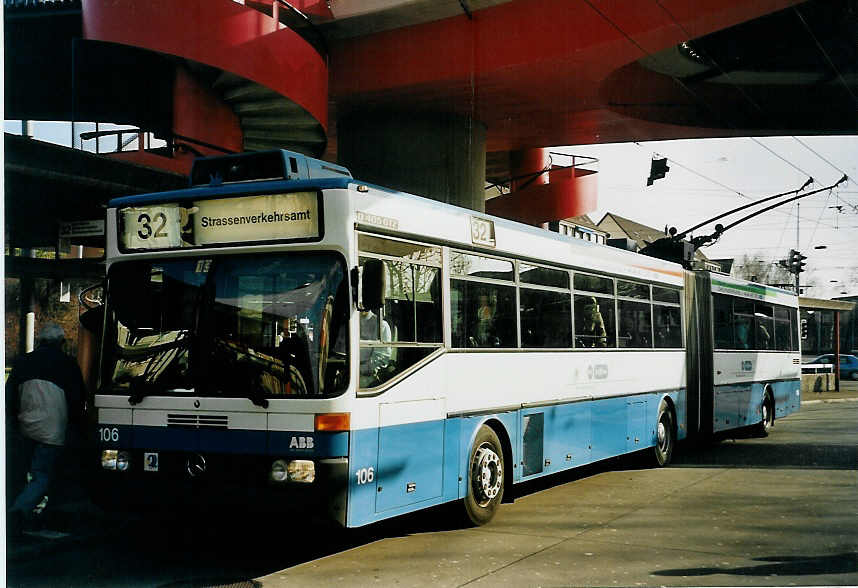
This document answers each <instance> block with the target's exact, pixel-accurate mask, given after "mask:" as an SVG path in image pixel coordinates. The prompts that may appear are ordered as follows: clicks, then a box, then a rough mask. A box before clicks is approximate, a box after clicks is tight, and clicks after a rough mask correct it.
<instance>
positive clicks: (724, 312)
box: [712, 294, 735, 349]
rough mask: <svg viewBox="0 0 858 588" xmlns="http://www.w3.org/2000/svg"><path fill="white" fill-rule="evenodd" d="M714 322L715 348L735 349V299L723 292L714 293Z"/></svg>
mask: <svg viewBox="0 0 858 588" xmlns="http://www.w3.org/2000/svg"><path fill="white" fill-rule="evenodd" d="M712 312H713V316H712V322H713V325H714V330H715V349H734V348H735V347H734V346H733V326H732V324H731V320H732V318H733V301H732V299H731V298H729V297H728V296H724V295H723V294H713V295H712Z"/></svg>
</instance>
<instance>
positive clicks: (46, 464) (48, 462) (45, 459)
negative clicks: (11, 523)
mask: <svg viewBox="0 0 858 588" xmlns="http://www.w3.org/2000/svg"><path fill="white" fill-rule="evenodd" d="M23 445H24V446H25V447H26V449H31V450H32V457H31V458H30V477H31V480H30V483H29V484H27V485H26V486H24V489H23V490H22V491H21V493H20V494H19V495H18V497H17V498H16V499H15V502H14V504H12V508H10V509H9V510H10V511H11V512H20V513H21V514H22V515H24V517H29V516H31V515H32V513H33V509H34V508H36V505H37V504H39V502H41V501H42V498H43V497H44V496H45V495H47V493H48V489H49V488H50V485H51V482H52V481H53V479H54V473H55V472H56V469H57V462H58V461H59V458H60V455H62V452H63V447H62V446H61V445H47V444H45V443H39V442H38V441H33V440H31V439H26V440H25V441H24V444H23Z"/></svg>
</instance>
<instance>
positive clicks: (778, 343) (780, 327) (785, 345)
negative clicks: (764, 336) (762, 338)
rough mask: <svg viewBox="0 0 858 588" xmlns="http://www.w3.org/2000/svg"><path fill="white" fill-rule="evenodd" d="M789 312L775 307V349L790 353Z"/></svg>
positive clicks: (780, 307) (781, 307)
mask: <svg viewBox="0 0 858 588" xmlns="http://www.w3.org/2000/svg"><path fill="white" fill-rule="evenodd" d="M790 333H791V331H790V319H789V310H787V309H786V308H784V307H783V306H775V349H777V350H778V351H791V347H792V342H791V336H790Z"/></svg>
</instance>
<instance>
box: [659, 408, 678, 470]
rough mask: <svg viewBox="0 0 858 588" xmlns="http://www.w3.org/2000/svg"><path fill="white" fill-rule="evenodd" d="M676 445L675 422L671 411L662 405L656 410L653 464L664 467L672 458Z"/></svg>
mask: <svg viewBox="0 0 858 588" xmlns="http://www.w3.org/2000/svg"><path fill="white" fill-rule="evenodd" d="M675 445H676V421H675V419H674V417H673V410H672V409H671V408H670V406H669V405H668V404H667V403H662V405H661V406H660V407H659V409H658V422H657V423H656V432H655V448H654V453H655V463H656V465H658V466H659V467H662V466H666V465H667V464H669V463H670V460H671V459H672V458H673V447H674V446H675Z"/></svg>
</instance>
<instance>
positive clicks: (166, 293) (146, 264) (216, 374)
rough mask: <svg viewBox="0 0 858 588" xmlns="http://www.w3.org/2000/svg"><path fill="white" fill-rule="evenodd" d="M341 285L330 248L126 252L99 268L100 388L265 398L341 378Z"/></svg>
mask: <svg viewBox="0 0 858 588" xmlns="http://www.w3.org/2000/svg"><path fill="white" fill-rule="evenodd" d="M349 308H350V304H349V289H348V282H347V280H346V271H345V267H344V265H343V262H342V261H341V260H340V259H339V257H338V256H336V255H334V254H331V253H296V254H288V255H264V256H260V255H255V256H248V255H231V256H225V255H223V256H211V257H191V258H189V257H183V258H176V259H169V260H157V261H152V260H146V261H127V262H119V263H116V264H114V265H113V266H112V267H111V268H110V272H109V274H108V294H107V316H108V319H107V328H106V330H105V345H104V355H103V357H104V361H103V364H102V366H103V371H102V386H101V388H102V392H103V393H108V394H111V393H112V394H129V395H130V396H131V398H132V402H135V400H134V399H135V398H137V399H138V400H137V401H139V399H142V397H144V396H148V395H153V394H157V395H164V394H168V395H177V394H178V395H182V394H187V395H190V394H193V395H195V396H220V397H247V398H250V399H251V400H252V401H253V402H254V403H256V404H258V405H261V406H267V404H268V401H267V399H268V398H276V397H290V396H291V397H294V396H303V397H309V396H334V395H338V394H341V393H342V392H343V391H344V390H345V387H346V386H347V385H348V363H349V362H348V355H347V349H348V347H347V341H348V337H347V331H348V314H349Z"/></svg>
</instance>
